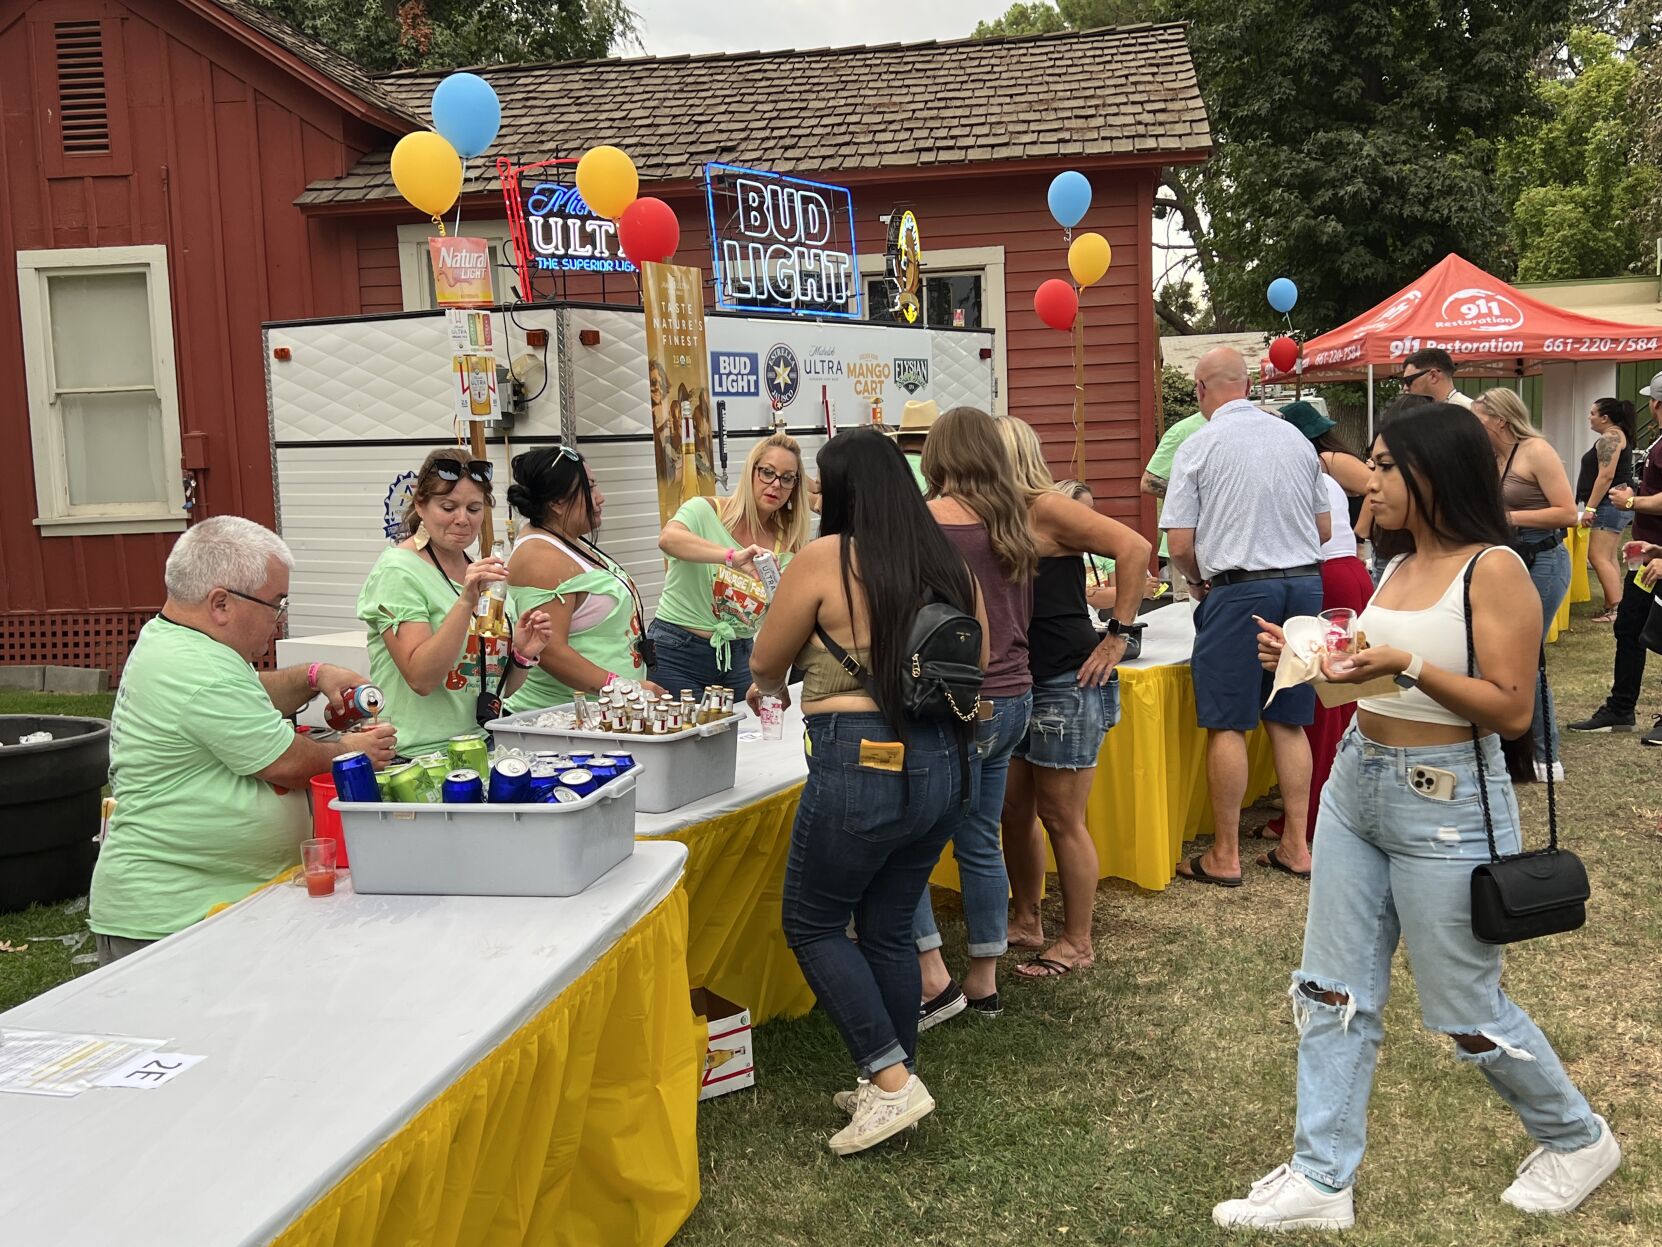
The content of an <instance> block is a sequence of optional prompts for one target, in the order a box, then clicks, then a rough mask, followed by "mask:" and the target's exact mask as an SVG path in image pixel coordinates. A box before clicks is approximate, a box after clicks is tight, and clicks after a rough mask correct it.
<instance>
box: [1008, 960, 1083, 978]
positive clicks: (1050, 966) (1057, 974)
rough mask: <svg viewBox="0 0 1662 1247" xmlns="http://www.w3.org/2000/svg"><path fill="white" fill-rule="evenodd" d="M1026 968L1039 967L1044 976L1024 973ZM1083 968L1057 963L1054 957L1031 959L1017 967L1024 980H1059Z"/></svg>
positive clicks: (1017, 971) (1063, 962)
mask: <svg viewBox="0 0 1662 1247" xmlns="http://www.w3.org/2000/svg"><path fill="white" fill-rule="evenodd" d="M1024 966H1038V967H1039V968H1040V969H1042V970H1043V971H1044V973H1043V974H1031V973H1028V972H1026V971H1024V969H1023V967H1024ZM1085 968H1086V967H1083V966H1070V965H1069V964H1068V963H1067V962H1065V961H1057V960H1056V959H1055V958H1054V957H1029V958H1028V959H1027V960H1026V961H1024V962H1022V963H1021V965H1019V966H1017V967H1016V973H1017V974H1019V975H1021V977H1022V978H1024V979H1059V978H1062V977H1063V976H1064V975H1069V974H1072V973H1073V972H1074V971H1075V970H1080V969H1085Z"/></svg>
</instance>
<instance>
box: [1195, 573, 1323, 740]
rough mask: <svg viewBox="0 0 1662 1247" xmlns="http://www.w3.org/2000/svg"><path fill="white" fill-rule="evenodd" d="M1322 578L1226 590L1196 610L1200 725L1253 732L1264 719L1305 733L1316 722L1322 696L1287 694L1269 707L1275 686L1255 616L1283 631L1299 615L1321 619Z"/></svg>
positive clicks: (1304, 687) (1306, 691)
mask: <svg viewBox="0 0 1662 1247" xmlns="http://www.w3.org/2000/svg"><path fill="white" fill-rule="evenodd" d="M1321 609H1322V578H1321V577H1320V576H1298V577H1296V578H1294V579H1291V580H1282V579H1276V580H1248V581H1246V582H1245V583H1243V584H1231V585H1220V586H1218V587H1216V588H1214V589H1213V590H1212V591H1211V592H1210V593H1208V594H1207V595H1206V598H1205V600H1204V601H1202V602H1201V604H1200V605H1199V606H1198V607H1196V608H1195V652H1194V657H1193V658H1192V659H1191V660H1190V670H1191V673H1192V674H1193V676H1194V682H1195V721H1196V722H1197V723H1199V724H1200V726H1201V727H1204V728H1211V729H1213V730H1215V731H1228V732H1249V731H1251V730H1252V729H1253V728H1255V727H1257V726H1258V722H1259V720H1260V719H1267V720H1269V721H1270V722H1272V723H1292V724H1295V725H1297V726H1299V727H1303V726H1305V725H1307V724H1309V723H1310V722H1311V721H1312V720H1314V719H1315V717H1316V690H1315V688H1314V687H1312V686H1311V685H1309V684H1300V685H1299V686H1298V687H1296V688H1284V689H1282V690H1281V691H1280V692H1279V693H1277V694H1276V696H1275V700H1274V701H1272V702H1270V704H1269V705H1268V706H1266V705H1264V700H1265V698H1267V697H1268V696H1269V695H1270V688H1271V686H1272V685H1273V684H1274V683H1275V679H1274V677H1273V676H1271V675H1270V673H1269V672H1268V671H1265V670H1264V669H1263V668H1262V667H1260V666H1259V665H1258V625H1257V624H1255V623H1253V622H1252V617H1253V616H1254V615H1257V616H1259V617H1260V618H1262V619H1267V620H1269V622H1270V623H1275V624H1278V623H1282V622H1284V621H1285V620H1287V619H1289V618H1291V617H1292V616H1294V615H1319V614H1321Z"/></svg>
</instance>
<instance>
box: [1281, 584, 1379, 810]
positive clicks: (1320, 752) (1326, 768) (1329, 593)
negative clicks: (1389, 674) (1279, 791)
mask: <svg viewBox="0 0 1662 1247" xmlns="http://www.w3.org/2000/svg"><path fill="white" fill-rule="evenodd" d="M1372 596H1373V580H1372V578H1371V577H1369V575H1368V569H1367V567H1366V565H1365V564H1363V562H1362V560H1361V559H1359V558H1357V557H1356V556H1355V555H1346V556H1344V557H1342V558H1336V559H1327V560H1326V561H1325V562H1323V563H1322V609H1323V610H1324V611H1325V610H1334V609H1335V608H1337V607H1341V606H1348V607H1350V609H1351V610H1353V611H1355V612H1356V613H1357V614H1358V615H1360V614H1361V613H1362V608H1363V607H1364V606H1366V605H1367V604H1368V599H1369V598H1370V597H1372ZM1355 717H1356V703H1355V702H1351V703H1350V704H1349V705H1348V706H1332V707H1328V706H1324V705H1322V704H1321V702H1320V701H1317V702H1316V718H1315V720H1314V721H1313V722H1312V723H1311V724H1310V726H1309V727H1307V728H1305V729H1304V735H1305V737H1306V738H1307V739H1308V740H1309V741H1310V821H1309V823H1308V824H1307V826H1308V828H1309V830H1308V831H1307V832H1306V833H1305V834H1306V835H1307V836H1308V838H1310V839H1312V840H1313V839H1315V836H1316V810H1317V809H1318V808H1320V806H1321V800H1322V785H1323V784H1325V783H1327V776H1328V774H1329V773H1330V772H1331V771H1332V770H1333V756H1334V754H1336V753H1338V751H1339V739H1340V737H1342V736H1343V735H1344V734H1345V729H1346V728H1348V727H1349V726H1350V721H1351V720H1352V719H1354V718H1355ZM1270 827H1271V829H1272V830H1273V831H1274V832H1275V833H1276V834H1277V835H1279V834H1280V833H1281V820H1280V819H1279V818H1278V819H1276V820H1275V821H1274V822H1272V823H1271V824H1270Z"/></svg>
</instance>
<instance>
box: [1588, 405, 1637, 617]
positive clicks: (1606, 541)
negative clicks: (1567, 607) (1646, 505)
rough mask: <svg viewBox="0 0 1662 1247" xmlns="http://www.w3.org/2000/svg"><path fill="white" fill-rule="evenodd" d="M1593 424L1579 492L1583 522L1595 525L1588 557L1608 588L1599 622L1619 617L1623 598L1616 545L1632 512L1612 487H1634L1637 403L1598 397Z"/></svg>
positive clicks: (1590, 419)
mask: <svg viewBox="0 0 1662 1247" xmlns="http://www.w3.org/2000/svg"><path fill="white" fill-rule="evenodd" d="M1587 424H1588V427H1589V428H1591V429H1592V430H1593V436H1594V437H1595V438H1597V439H1598V440H1597V441H1595V442H1594V443H1593V444H1592V445H1591V446H1589V447H1588V448H1587V453H1586V454H1584V455H1582V456H1581V472H1580V474H1579V475H1578V476H1577V477H1576V482H1575V496H1576V498H1577V500H1578V502H1579V504H1580V506H1581V527H1583V528H1590V529H1592V532H1591V533H1589V534H1588V537H1587V561H1588V562H1589V563H1591V564H1592V566H1593V572H1594V574H1595V575H1597V576H1598V578H1599V588H1601V589H1603V590H1604V609H1603V610H1602V611H1600V612H1599V613H1598V614H1597V615H1594V616H1593V622H1594V623H1614V622H1615V620H1616V608H1617V607H1618V606H1620V605H1621V602H1622V572H1621V567H1620V565H1619V564H1618V562H1617V560H1616V548H1617V546H1618V545H1620V543H1621V539H1622V530H1623V529H1624V528H1626V527H1627V526H1628V524H1629V523H1631V522H1632V517H1630V516H1628V515H1625V514H1624V513H1623V512H1622V510H1621V508H1620V507H1618V506H1617V505H1616V504H1615V502H1613V501H1612V500H1611V498H1610V491H1611V490H1612V489H1631V488H1632V487H1633V447H1634V446H1635V445H1636V444H1637V443H1638V441H1639V434H1638V432H1637V430H1636V429H1635V428H1634V424H1633V404H1632V403H1630V402H1628V401H1627V400H1626V399H1621V398H1601V399H1597V400H1595V401H1594V403H1593V407H1592V410H1591V411H1589V412H1588V413H1587Z"/></svg>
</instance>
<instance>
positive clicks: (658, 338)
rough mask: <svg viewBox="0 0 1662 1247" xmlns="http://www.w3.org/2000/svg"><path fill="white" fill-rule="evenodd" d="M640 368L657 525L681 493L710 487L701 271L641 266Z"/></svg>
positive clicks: (706, 493)
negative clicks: (648, 413)
mask: <svg viewBox="0 0 1662 1247" xmlns="http://www.w3.org/2000/svg"><path fill="white" fill-rule="evenodd" d="M641 299H642V301H643V302H644V303H645V305H646V360H647V364H646V372H647V382H648V386H649V388H650V392H651V397H652V441H653V448H654V452H655V453H654V458H655V459H656V461H657V469H658V514H659V518H660V519H661V520H662V521H663V522H664V523H666V524H667V523H669V521H670V518H671V517H672V516H674V514H675V513H676V511H678V510H680V508H681V504H682V503H683V502H685V501H687V499H689V498H703V497H710V496H712V495H714V493H715V492H716V469H715V457H714V455H713V454H712V452H711V444H710V354H709V351H708V350H706V348H705V342H704V275H703V273H701V272H700V271H699V270H698V269H696V268H688V267H686V266H684V265H677V264H651V263H649V264H645V265H643V266H642V268H641Z"/></svg>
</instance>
